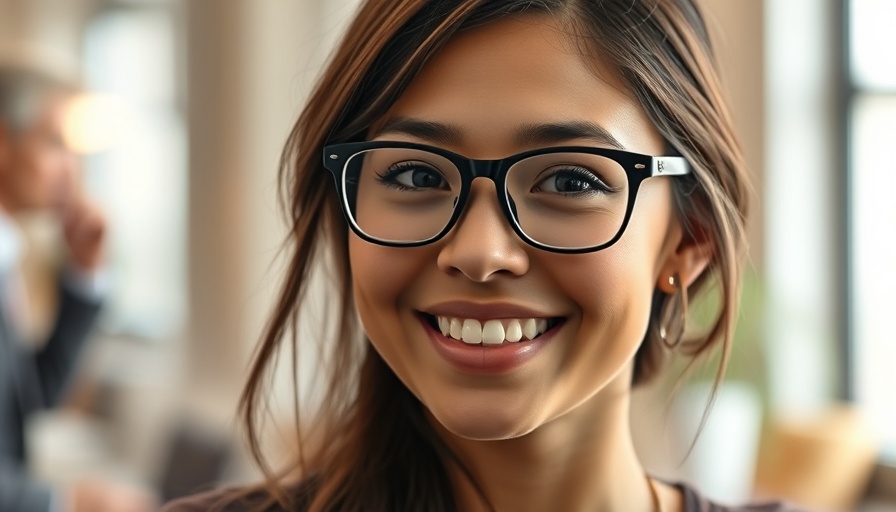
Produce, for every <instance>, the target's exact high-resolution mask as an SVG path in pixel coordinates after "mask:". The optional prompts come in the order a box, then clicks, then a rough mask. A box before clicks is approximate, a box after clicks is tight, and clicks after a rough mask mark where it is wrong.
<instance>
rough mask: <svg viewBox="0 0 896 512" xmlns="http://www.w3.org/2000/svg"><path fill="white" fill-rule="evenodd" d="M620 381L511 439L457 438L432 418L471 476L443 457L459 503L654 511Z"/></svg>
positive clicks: (507, 507) (496, 507)
mask: <svg viewBox="0 0 896 512" xmlns="http://www.w3.org/2000/svg"><path fill="white" fill-rule="evenodd" d="M622 384H623V385H621V386H620V385H615V386H613V385H611V386H610V388H617V389H604V390H602V391H601V392H600V393H599V394H598V395H596V396H594V397H592V398H590V399H589V401H588V402H587V403H585V404H582V405H579V406H578V407H576V408H575V409H573V410H571V411H569V412H567V413H566V414H564V415H562V416H560V417H558V418H555V419H553V420H551V421H550V422H548V423H545V424H544V425H542V426H540V427H539V428H537V429H536V430H535V431H533V432H531V433H529V434H526V435H524V436H521V437H518V438H514V439H507V440H499V441H471V440H468V439H461V438H458V437H457V436H454V435H452V434H451V433H449V432H447V431H445V430H444V429H443V428H441V426H440V425H438V423H437V422H435V421H433V423H434V425H435V428H436V430H437V432H438V433H439V434H440V435H441V437H442V438H443V439H444V440H445V441H446V443H447V444H448V446H449V448H451V449H452V451H453V452H454V453H455V454H457V456H458V458H459V459H460V460H461V461H462V462H463V464H464V466H465V467H466V468H467V469H468V470H469V471H470V473H471V476H472V478H473V479H474V481H475V482H476V484H475V485H474V484H473V483H472V482H471V480H470V478H469V477H468V476H467V475H466V473H465V472H464V471H463V470H462V469H461V468H460V467H459V466H458V465H457V464H456V463H453V462H449V463H448V467H449V473H450V475H451V478H452V481H453V482H454V485H455V488H456V492H457V496H458V505H459V506H458V509H459V510H490V509H492V510H496V511H504V510H583V511H590V510H632V511H645V512H646V511H652V510H653V509H654V503H653V495H652V493H651V489H650V487H649V484H648V480H647V478H646V476H645V472H644V469H643V468H642V467H641V464H640V462H639V461H638V458H637V455H636V454H635V450H634V447H633V444H632V440H631V434H630V432H629V419H628V418H629V390H628V383H627V382H626V383H622ZM623 388H624V389H623ZM477 486H478V487H479V489H481V491H482V494H484V495H485V497H486V498H487V500H488V503H486V502H485V501H484V500H483V497H482V496H481V495H480V493H479V492H478V491H477V489H476V487H477ZM489 504H490V505H491V507H489Z"/></svg>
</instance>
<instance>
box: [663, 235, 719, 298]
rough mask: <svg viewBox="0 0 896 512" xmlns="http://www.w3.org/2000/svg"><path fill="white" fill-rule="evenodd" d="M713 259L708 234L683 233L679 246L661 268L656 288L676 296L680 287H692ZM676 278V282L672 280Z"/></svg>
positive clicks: (710, 240) (711, 245) (667, 257)
mask: <svg viewBox="0 0 896 512" xmlns="http://www.w3.org/2000/svg"><path fill="white" fill-rule="evenodd" d="M712 258H713V244H712V239H711V238H710V237H709V235H708V233H706V232H705V231H701V232H698V233H687V232H685V233H682V234H681V236H680V237H679V241H678V245H677V246H676V247H675V249H674V250H673V251H672V252H671V253H669V254H668V255H667V256H666V259H665V261H663V263H662V265H661V266H660V273H659V276H658V277H657V283H656V287H657V289H659V290H660V291H662V292H663V293H666V294H669V295H671V294H674V293H676V292H677V291H678V288H679V287H684V288H687V287H688V286H690V285H691V284H692V283H693V282H694V281H696V280H697V278H699V277H700V275H701V274H703V272H704V271H705V270H706V267H708V266H709V263H710V262H711V261H712ZM672 276H676V281H675V282H672V280H671V279H670V278H671V277H672Z"/></svg>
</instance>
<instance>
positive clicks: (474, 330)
mask: <svg viewBox="0 0 896 512" xmlns="http://www.w3.org/2000/svg"><path fill="white" fill-rule="evenodd" d="M462 338H463V340H464V343H469V344H470V345H478V344H480V343H482V324H480V323H479V321H478V320H470V319H469V318H468V319H466V320H464V329H463V336H462Z"/></svg>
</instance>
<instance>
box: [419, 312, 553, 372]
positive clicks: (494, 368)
mask: <svg viewBox="0 0 896 512" xmlns="http://www.w3.org/2000/svg"><path fill="white" fill-rule="evenodd" d="M420 323H422V324H423V328H424V329H426V334H428V335H429V340H430V341H431V342H432V344H433V346H434V347H435V349H436V352H438V353H439V355H440V356H442V358H443V359H445V360H446V361H448V362H449V363H451V364H452V365H453V366H455V367H457V368H458V369H460V370H464V371H468V372H476V373H505V372H508V371H510V370H513V369H514V368H517V367H519V366H521V365H523V364H524V363H525V362H526V361H528V360H530V359H532V358H533V357H535V355H536V354H538V352H540V351H541V349H542V348H543V347H544V346H545V345H546V344H547V343H548V342H549V341H550V340H551V338H553V337H554V334H555V333H556V332H557V330H558V327H559V326H555V327H554V328H553V329H551V330H549V331H547V332H545V333H544V334H542V335H541V336H539V337H537V338H535V339H534V340H530V341H520V342H517V343H508V342H505V343H502V344H501V345H481V344H480V345H470V344H468V343H464V342H463V341H460V340H455V339H453V338H448V337H446V336H443V335H442V333H441V332H439V331H437V330H435V329H433V327H432V326H431V325H430V324H429V322H427V321H426V319H425V318H422V317H421V318H420Z"/></svg>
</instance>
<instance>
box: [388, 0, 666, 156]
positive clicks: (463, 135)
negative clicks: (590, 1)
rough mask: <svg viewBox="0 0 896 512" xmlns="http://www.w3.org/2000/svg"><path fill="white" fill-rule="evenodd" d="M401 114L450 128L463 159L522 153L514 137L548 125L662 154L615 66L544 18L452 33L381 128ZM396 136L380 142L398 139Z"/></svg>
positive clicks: (530, 17)
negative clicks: (590, 131) (581, 127)
mask: <svg viewBox="0 0 896 512" xmlns="http://www.w3.org/2000/svg"><path fill="white" fill-rule="evenodd" d="M399 117H411V118H415V119H421V120H424V121H429V122H435V123H440V124H444V125H448V126H451V127H455V128H457V134H458V137H457V139H458V141H457V142H456V143H453V144H451V145H452V146H459V147H455V148H454V149H465V150H466V152H467V153H468V156H473V155H470V154H469V153H470V150H471V149H483V152H481V153H479V154H477V155H476V156H478V157H482V158H497V157H500V156H504V155H506V154H508V153H509V152H512V151H518V150H521V149H526V148H521V147H519V143H518V141H517V140H516V138H515V137H513V136H512V135H513V132H514V131H515V130H516V129H517V128H518V127H520V126H533V125H538V124H545V123H558V124H561V123H565V124H568V123H571V122H586V123H591V124H596V125H599V126H601V127H603V128H605V129H606V130H607V131H609V132H610V133H611V135H613V137H615V138H616V139H617V140H618V141H619V142H621V144H622V145H623V146H624V147H625V148H626V149H629V150H633V151H642V152H657V151H661V150H662V142H661V139H660V137H659V135H658V134H657V133H656V130H655V129H654V127H653V125H652V123H650V121H649V120H648V119H647V116H646V114H645V113H644V112H643V110H642V109H641V107H640V105H639V104H638V102H637V101H636V100H635V99H634V95H633V94H632V92H631V91H630V90H629V89H628V87H627V86H625V85H624V82H623V81H622V80H621V78H620V77H619V74H618V73H617V72H616V71H615V70H614V69H613V67H612V66H611V65H610V64H609V63H608V62H607V61H605V60H604V59H603V58H602V57H601V55H600V54H599V53H598V52H596V51H592V50H588V51H585V50H584V49H583V45H582V44H579V41H578V40H577V39H576V36H575V35H573V34H572V32H571V29H569V28H568V27H564V26H563V25H561V24H560V23H559V22H558V21H556V20H555V19H554V18H552V17H550V16H547V15H541V14H532V15H524V16H519V17H513V18H506V19H502V20H499V21H494V22H491V23H489V24H486V25H483V26H481V27H477V28H475V29H472V30H469V31H467V32H464V33H461V34H459V35H457V36H455V37H454V38H453V39H452V40H451V41H449V42H448V43H447V44H446V46H445V47H444V48H442V49H441V50H440V51H439V53H438V54H436V55H435V56H434V57H433V58H432V59H431V60H430V61H429V62H428V63H427V64H426V65H425V66H424V67H423V69H422V70H421V71H420V73H419V74H418V75H417V76H416V77H415V78H414V79H413V81H412V82H411V84H410V86H409V87H408V88H407V90H406V91H405V92H404V93H403V94H402V96H401V97H400V98H399V100H398V101H397V102H396V103H395V104H394V105H393V106H392V108H391V109H390V110H389V112H388V113H387V115H386V116H384V118H383V119H381V120H380V122H379V123H378V126H380V127H381V126H383V125H384V124H388V122H389V120H390V119H394V118H399ZM373 131H374V133H376V132H377V127H374V130H373ZM396 135H400V134H384V135H383V136H381V137H379V138H384V139H393V140H394V139H396V138H402V137H400V136H396ZM428 142H441V141H428ZM477 146H478V147H479V148H477ZM486 148H487V149H486Z"/></svg>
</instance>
